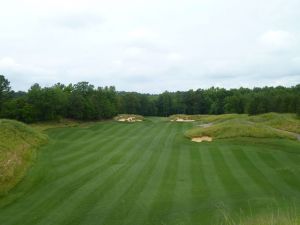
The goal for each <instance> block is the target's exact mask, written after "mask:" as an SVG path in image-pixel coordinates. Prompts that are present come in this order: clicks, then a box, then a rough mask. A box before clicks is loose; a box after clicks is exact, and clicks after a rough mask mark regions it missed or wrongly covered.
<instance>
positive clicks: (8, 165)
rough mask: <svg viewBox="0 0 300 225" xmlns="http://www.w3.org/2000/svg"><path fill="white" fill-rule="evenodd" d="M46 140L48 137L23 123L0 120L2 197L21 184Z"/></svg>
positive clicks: (0, 190) (0, 188)
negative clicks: (35, 154) (36, 151)
mask: <svg viewBox="0 0 300 225" xmlns="http://www.w3.org/2000/svg"><path fill="white" fill-rule="evenodd" d="M46 140H47V137H46V135H43V134H41V133H39V132H38V131H36V130H34V129H33V128H31V127H29V126H27V125H25V124H23V123H21V122H17V121H13V120H5V119H1V120H0V195H1V194H5V193H6V192H7V191H8V190H10V189H11V188H12V187H13V186H14V185H15V184H17V183H18V182H19V180H20V179H21V178H22V177H23V176H24V174H25V172H26V170H27V168H28V166H29V164H30V162H31V160H32V158H33V157H34V153H35V149H36V148H37V147H38V146H39V145H40V144H41V143H43V142H45V141H46Z"/></svg>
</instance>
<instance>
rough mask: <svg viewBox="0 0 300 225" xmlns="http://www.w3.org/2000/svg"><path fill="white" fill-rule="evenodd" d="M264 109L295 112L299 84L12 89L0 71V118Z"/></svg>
mask: <svg viewBox="0 0 300 225" xmlns="http://www.w3.org/2000/svg"><path fill="white" fill-rule="evenodd" d="M266 112H281V113H297V114H298V115H300V84H298V85H296V86H293V87H282V86H278V87H264V88H253V89H249V88H239V89H230V90H226V89H224V88H216V87H211V88H209V89H197V90H189V91H177V92H167V91H165V92H163V93H161V94H157V95H153V94H141V93H136V92H118V91H116V89H115V88H114V87H97V88H96V87H95V86H93V85H91V84H89V83H88V82H79V83H77V84H69V85H64V84H60V83H58V84H55V85H53V86H51V87H41V86H40V85H39V84H34V85H33V86H31V87H30V89H29V90H28V91H27V92H21V91H18V92H15V91H13V90H11V86H10V82H9V81H8V80H7V79H6V78H5V77H4V76H3V75H0V117H1V118H10V119H16V120H20V121H24V122H27V123H31V122H37V121H50V120H58V119H60V118H70V119H77V120H99V119H109V118H112V117H114V116H115V115H117V114H121V113H132V114H140V115H144V116H169V115H172V114H223V113H248V114H250V115H255V114H260V113H266Z"/></svg>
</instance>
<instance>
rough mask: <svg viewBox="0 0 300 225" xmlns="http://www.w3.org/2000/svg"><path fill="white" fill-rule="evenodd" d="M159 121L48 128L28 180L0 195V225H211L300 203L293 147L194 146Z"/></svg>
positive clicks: (299, 159) (298, 152)
mask: <svg viewBox="0 0 300 225" xmlns="http://www.w3.org/2000/svg"><path fill="white" fill-rule="evenodd" d="M190 126H191V124H189V123H171V122H166V121H164V120H163V119H160V118H149V119H148V120H147V121H146V122H142V123H134V124H123V123H117V122H101V123H95V124H94V125H93V126H91V127H89V128H85V127H74V128H61V129H53V130H50V131H49V136H50V137H51V140H50V142H49V144H48V145H47V146H45V147H43V148H42V149H40V150H39V154H38V157H37V160H36V162H35V164H34V166H33V167H32V169H31V170H30V172H29V174H28V175H27V176H26V177H25V179H24V180H23V181H22V182H21V183H20V184H19V185H18V186H17V187H16V188H15V189H14V190H12V191H11V192H10V193H9V194H8V195H6V196H4V197H2V198H1V199H0V224H1V225H2V224H3V225H19V224H20V225H52V224H55V225H94V224H95V225H96V224H97V225H98V224H99V225H101V224H103V225H110V224H111V225H113V224H115V225H116V224H127V225H135V224H137V225H141V224H149V225H152V224H153V225H154V224H155V225H157V224H170V225H176V224H178V225H179V224H218V223H219V221H221V220H222V215H224V213H225V214H226V215H231V216H233V217H234V216H237V215H238V216H240V214H239V213H240V212H241V211H242V212H243V214H245V215H247V214H250V213H251V214H255V213H262V212H264V211H267V210H270V209H271V210H272V208H274V209H275V210H278V209H281V208H282V210H285V209H286V208H287V207H289V205H294V206H295V207H296V208H298V207H299V206H300V177H299V175H298V174H300V145H299V143H297V142H295V141H284V140H261V141H259V142H258V143H256V144H255V143H254V141H255V140H254V139H241V140H235V141H232V140H231V141H215V142H212V143H201V144H199V143H192V142H190V141H189V140H187V139H186V138H184V136H183V133H184V131H185V130H186V129H188V128H189V127H190Z"/></svg>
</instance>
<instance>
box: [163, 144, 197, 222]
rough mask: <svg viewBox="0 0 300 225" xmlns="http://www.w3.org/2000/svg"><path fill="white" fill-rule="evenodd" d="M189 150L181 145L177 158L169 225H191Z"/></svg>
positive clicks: (191, 197) (191, 196)
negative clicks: (176, 173)
mask: <svg viewBox="0 0 300 225" xmlns="http://www.w3.org/2000/svg"><path fill="white" fill-rule="evenodd" d="M190 150H191V149H189V148H188V146H187V145H186V144H184V142H183V143H181V144H180V147H179V152H178V155H179V156H178V157H179V162H178V175H177V178H176V183H175V190H174V195H173V199H172V202H173V203H172V208H171V209H170V211H171V213H169V214H168V221H169V223H171V224H191V213H192V210H193V206H194V205H193V203H194V202H193V195H192V174H191V173H190V171H191V158H190Z"/></svg>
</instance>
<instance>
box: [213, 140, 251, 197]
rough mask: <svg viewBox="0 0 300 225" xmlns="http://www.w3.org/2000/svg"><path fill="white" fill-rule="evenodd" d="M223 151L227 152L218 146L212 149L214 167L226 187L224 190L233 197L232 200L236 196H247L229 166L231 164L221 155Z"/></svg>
mask: <svg viewBox="0 0 300 225" xmlns="http://www.w3.org/2000/svg"><path fill="white" fill-rule="evenodd" d="M222 151H226V150H225V149H223V148H222V149H221V147H216V146H214V147H213V148H210V153H211V156H212V161H213V165H214V167H215V170H216V172H217V174H218V176H219V178H220V180H221V182H222V184H223V186H224V189H225V190H226V192H227V195H228V196H231V198H234V197H236V196H246V195H247V193H246V191H245V189H244V188H243V186H242V185H241V184H240V181H239V180H237V179H236V177H234V175H233V171H232V170H231V169H230V166H228V164H227V163H231V162H226V161H225V159H224V156H223V154H222V153H221V152H222Z"/></svg>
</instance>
